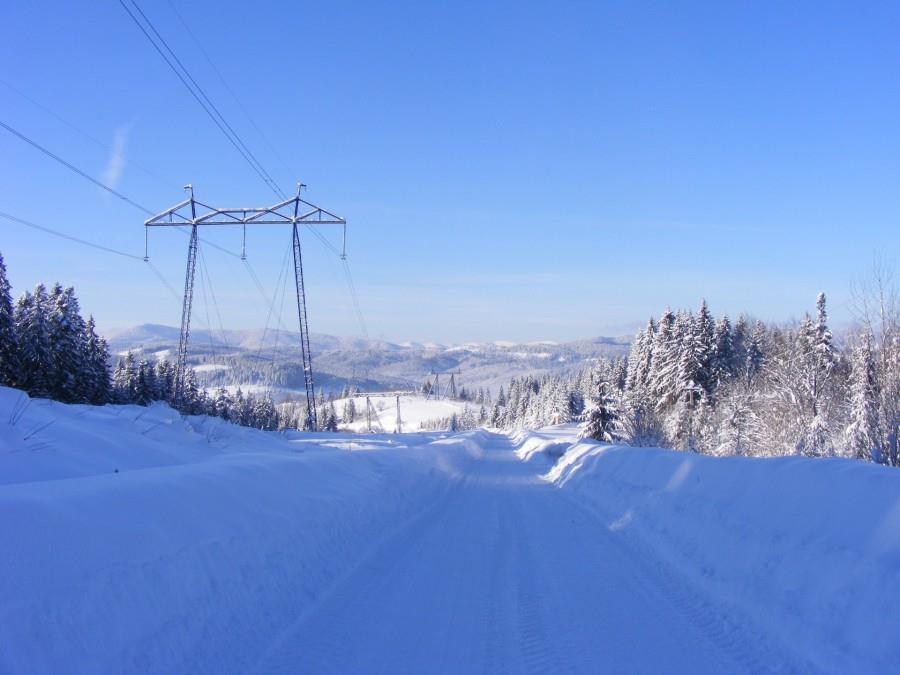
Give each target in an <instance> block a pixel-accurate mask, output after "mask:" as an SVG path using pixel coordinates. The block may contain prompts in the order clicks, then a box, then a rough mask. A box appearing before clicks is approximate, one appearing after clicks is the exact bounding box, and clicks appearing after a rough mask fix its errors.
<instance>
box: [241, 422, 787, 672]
mask: <svg viewBox="0 0 900 675" xmlns="http://www.w3.org/2000/svg"><path fill="white" fill-rule="evenodd" d="M488 445H489V448H488V449H486V452H485V454H484V456H483V457H482V458H481V459H479V460H478V461H476V462H474V463H473V465H472V466H471V467H470V469H469V470H468V471H467V472H466V473H465V474H464V475H462V476H460V477H458V478H457V479H456V482H455V485H454V486H453V488H452V489H451V490H450V491H449V492H448V493H447V494H446V495H445V496H444V497H443V498H442V499H441V500H440V501H439V502H437V503H435V504H431V505H429V506H428V507H427V508H426V509H425V510H423V511H422V512H421V513H420V514H419V515H418V516H417V517H416V518H415V519H414V520H413V521H411V522H409V523H407V524H406V525H405V526H403V527H402V528H401V529H399V530H398V531H395V532H393V533H392V534H391V536H389V537H388V538H387V539H386V540H384V541H383V542H381V544H380V545H379V546H377V547H376V548H375V550H374V551H373V552H372V553H371V554H370V555H369V556H368V557H367V558H366V559H365V560H364V561H363V562H362V563H361V564H360V565H358V566H356V567H355V568H354V569H352V570H351V571H350V572H349V573H347V574H345V575H344V576H343V578H341V579H339V580H337V581H336V582H335V584H334V585H333V587H332V588H331V589H330V590H329V591H328V592H327V593H325V594H323V596H322V597H321V599H320V600H319V602H317V603H316V604H315V605H313V606H312V607H310V608H309V609H308V610H307V611H306V612H305V613H304V614H303V615H302V616H301V617H300V618H299V619H298V620H297V621H296V622H294V623H293V624H292V625H290V626H287V627H285V629H284V631H283V632H282V634H281V635H280V636H278V638H277V639H276V640H275V641H274V642H273V644H272V645H271V646H270V647H269V649H268V650H266V652H265V655H264V656H263V658H262V659H261V661H260V662H259V664H258V667H257V670H258V672H260V673H296V672H317V673H321V672H344V673H345V672H385V673H388V672H390V673H397V672H448V673H449V672H455V673H458V672H467V673H471V672H485V673H496V672H598V671H602V672H659V671H662V670H664V671H666V672H692V673H698V672H746V671H751V670H752V671H759V670H771V669H776V670H777V669H778V660H777V659H774V660H773V658H772V654H768V655H767V657H766V658H762V659H760V660H759V661H757V660H755V659H754V654H753V653H752V652H750V651H748V650H747V647H746V646H744V644H743V643H744V642H745V641H744V640H743V639H741V637H742V636H739V635H735V634H733V633H732V634H729V633H726V632H725V631H723V630H721V629H718V630H711V626H713V625H715V622H714V621H713V620H712V619H711V618H710V617H708V616H706V615H705V614H704V610H703V609H702V604H700V603H699V602H695V601H694V600H693V599H692V598H691V596H690V594H689V593H688V592H687V591H686V590H685V589H684V588H682V587H681V586H680V584H678V583H677V582H675V581H673V580H672V579H671V578H667V577H666V575H664V574H657V573H656V572H657V571H658V568H656V567H654V565H653V563H652V562H649V561H646V560H642V559H641V557H640V556H639V555H637V554H636V553H635V552H633V551H630V550H628V549H627V548H626V546H624V545H623V543H622V541H621V540H619V539H618V538H617V536H616V534H615V533H614V532H612V531H610V529H609V527H608V524H607V523H605V522H602V521H601V520H600V519H599V518H597V517H595V516H593V515H592V514H590V513H589V512H587V511H586V510H584V509H582V508H580V507H577V506H575V505H574V504H573V502H572V501H570V500H569V499H568V498H567V497H566V496H565V495H564V494H563V493H562V492H561V491H560V490H558V489H556V488H555V487H553V486H551V485H549V484H547V483H545V482H544V481H542V480H541V479H540V478H539V477H538V472H539V470H540V468H542V467H540V466H536V464H535V463H526V462H523V461H521V460H519V459H518V458H517V456H516V455H515V453H514V452H513V448H512V447H511V445H510V442H509V440H508V439H507V438H506V437H505V436H493V437H492V441H491V442H490V443H488ZM543 468H545V467H543Z"/></svg>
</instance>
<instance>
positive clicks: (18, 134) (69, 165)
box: [0, 120, 240, 258]
mask: <svg viewBox="0 0 900 675" xmlns="http://www.w3.org/2000/svg"><path fill="white" fill-rule="evenodd" d="M0 126H2V127H3V128H4V129H6V130H7V131H8V132H10V133H11V134H13V135H14V136H16V137H18V138H20V139H21V140H23V141H25V142H26V143H28V145H30V146H32V147H33V148H35V149H37V150H40V151H41V152H42V153H44V154H45V155H47V156H48V157H50V158H51V159H54V160H56V161H57V162H59V163H60V164H62V165H63V166H64V167H66V168H67V169H69V170H70V171H72V172H74V173H76V174H78V175H79V176H81V177H82V178H84V179H85V180H88V181H90V182H91V183H93V184H94V185H96V186H98V187H100V188H103V189H104V190H106V191H107V192H109V193H110V194H113V195H115V196H116V197H118V198H119V199H121V200H123V201H124V202H126V203H127V204H129V205H131V206H133V207H134V208H136V209H138V210H139V211H142V212H144V213H146V214H147V215H149V216H153V215H156V214H154V213H153V212H152V211H151V210H150V209H148V208H147V207H146V206H141V205H140V204H138V203H137V202H136V201H134V200H133V199H131V198H129V197H126V196H125V195H123V194H122V193H121V192H119V191H117V190H115V189H114V188H112V187H110V186H109V185H107V184H106V183H103V182H101V181H99V180H97V179H96V178H94V177H93V176H91V175H90V174H88V173H86V172H85V171H82V170H81V169H79V168H78V167H77V166H75V165H74V164H72V163H71V162H67V161H66V160H64V159H63V158H62V157H60V156H59V155H57V154H55V153H53V152H51V151H50V150H48V149H47V148H45V147H44V146H43V145H41V144H40V143H38V142H37V141H35V140H33V139H31V138H29V137H28V136H26V135H25V134H23V133H21V132H20V131H17V130H15V129H13V128H12V127H11V126H9V125H8V124H6V123H5V122H3V121H2V120H0ZM23 224H24V223H23ZM178 229H179V230H181V231H182V232H184V233H185V234H189V233H188V232H187V230H185V229H184V228H178ZM48 231H49V230H48ZM61 236H66V237H68V238H70V239H72V240H73V241H76V240H77V238H74V237H69V236H68V235H61ZM203 243H204V244H206V245H207V246H211V247H212V248H215V249H218V250H220V251H222V252H223V253H227V254H228V255H230V256H232V257H234V258H239V257H240V256H239V255H238V254H237V253H233V252H232V251H229V250H228V249H227V248H223V247H221V246H219V245H218V244H214V243H213V242H209V241H204V242H203ZM88 245H89V246H96V245H94V244H88Z"/></svg>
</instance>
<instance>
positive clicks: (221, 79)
mask: <svg viewBox="0 0 900 675" xmlns="http://www.w3.org/2000/svg"><path fill="white" fill-rule="evenodd" d="M167 1H168V3H169V7H171V8H172V11H173V12H174V13H175V16H176V17H178V21H179V22H180V23H181V25H182V26H184V29H185V30H186V31H187V34H188V35H189V36H190V38H191V40H192V41H193V43H194V44H195V45H196V46H197V49H199V50H200V53H201V54H203V57H204V58H205V59H206V62H207V63H208V64H209V66H210V68H212V69H213V72H214V73H215V74H216V77H218V78H219V82H221V83H222V86H224V87H225V89H226V90H227V91H228V93H229V94H231V98H233V99H234V102H235V103H237V104H238V107H239V108H240V109H241V112H243V113H244V116H245V117H246V118H247V121H248V122H250V124H251V126H252V127H253V128H254V129H255V130H256V132H257V133H258V134H259V137H260V138H262V140H263V142H264V143H265V144H266V147H267V148H268V149H269V151H270V152H271V153H272V155H273V156H274V157H275V159H277V160H278V161H279V162H280V163H281V166H282V167H284V168H285V169H287V171H288V173H290V174H291V175H294V176H296V175H297V172H296V171H294V170H293V169H292V168H291V167H290V166H288V163H287V162H286V161H285V160H284V158H282V156H281V154H279V152H278V151H277V150H276V149H275V146H274V145H272V143H271V142H270V141H269V138H268V136H266V134H265V132H264V131H263V130H262V128H261V127H260V126H259V125H258V124H257V123H256V120H254V119H253V116H252V115H251V114H250V111H249V110H247V107H246V106H245V105H244V104H243V102H242V101H241V99H240V97H238V95H237V94H236V93H235V91H234V89H232V88H231V85H229V84H228V80H226V79H225V76H224V75H222V71H220V70H219V69H218V67H217V66H216V64H215V62H214V61H213V60H212V58H211V57H210V55H209V52H207V51H206V49H204V47H203V43H202V42H201V41H200V40H199V39H198V38H197V36H196V34H195V33H194V31H193V30H192V29H191V26H190V24H189V23H188V22H187V21H186V20H185V18H184V17H183V16H182V15H181V12H179V11H178V7H177V6H176V5H175V3H174V2H172V0H167Z"/></svg>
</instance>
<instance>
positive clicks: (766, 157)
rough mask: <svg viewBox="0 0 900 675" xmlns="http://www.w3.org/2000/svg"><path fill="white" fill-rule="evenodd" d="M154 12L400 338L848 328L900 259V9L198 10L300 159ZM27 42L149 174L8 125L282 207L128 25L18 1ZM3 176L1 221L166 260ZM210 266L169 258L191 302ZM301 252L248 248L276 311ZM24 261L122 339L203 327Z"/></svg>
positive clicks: (179, 244)
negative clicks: (741, 319) (347, 257)
mask: <svg viewBox="0 0 900 675" xmlns="http://www.w3.org/2000/svg"><path fill="white" fill-rule="evenodd" d="M176 1H177V0H176ZM141 6H142V7H143V9H144V10H145V11H146V12H147V13H148V15H149V16H150V18H151V19H152V20H153V21H154V23H155V24H156V26H157V27H158V28H159V29H160V31H161V32H162V34H163V35H164V36H165V37H166V38H167V39H168V40H169V42H170V44H171V45H172V47H173V48H174V49H175V50H176V52H177V53H178V55H179V56H180V57H181V59H182V61H183V62H184V63H185V64H186V65H187V66H188V68H189V69H190V70H191V72H192V73H193V74H194V76H195V77H196V78H197V80H198V81H199V82H200V83H201V85H202V86H203V87H204V88H205V89H206V91H207V92H208V93H209V95H210V96H211V98H213V100H214V101H215V102H216V103H217V104H218V105H219V107H220V108H221V109H222V111H223V112H224V113H225V115H226V117H228V119H229V120H230V121H231V123H232V124H233V126H234V127H235V128H236V129H237V130H238V132H239V133H240V134H241V135H242V137H243V138H244V140H245V141H246V142H247V144H248V145H249V146H250V147H251V148H252V149H253V151H254V152H255V153H256V154H257V156H258V157H259V158H260V159H261V161H262V162H263V164H264V165H265V166H266V167H267V168H268V170H269V172H270V173H271V174H272V175H273V176H274V177H275V178H276V180H278V181H279V182H280V183H281V185H282V186H283V188H284V189H285V190H288V191H290V190H291V187H292V186H293V185H294V184H295V183H296V181H297V180H298V179H301V180H303V181H304V182H305V183H307V184H308V185H309V191H308V193H307V195H306V196H307V198H308V199H310V200H311V201H314V202H317V203H321V204H322V205H323V206H325V207H326V208H329V209H331V210H334V211H335V212H337V213H340V214H342V215H344V216H345V217H347V219H348V220H349V221H350V223H351V243H350V254H351V262H352V266H353V271H354V275H355V279H356V283H357V286H358V288H359V292H360V297H361V302H362V308H363V311H364V313H365V317H366V321H367V323H368V326H369V331H370V333H371V334H372V335H373V336H384V337H386V338H389V339H397V340H404V339H434V340H444V341H451V340H452V341H460V340H467V339H473V340H480V339H513V340H537V339H567V338H575V337H582V336H589V335H598V334H618V333H622V332H628V333H630V332H631V331H632V329H633V327H634V326H635V324H636V323H639V322H643V321H644V320H645V319H646V317H647V316H648V315H649V314H651V313H652V314H654V315H656V314H659V312H660V310H662V309H663V308H664V307H665V306H666V305H671V306H673V307H676V306H695V305H696V304H697V302H698V300H699V298H700V297H701V296H705V297H706V298H707V299H708V300H709V302H710V304H711V305H712V308H713V310H714V311H716V312H721V311H727V312H729V313H730V314H732V315H733V314H736V313H737V312H739V311H742V310H743V311H747V312H750V313H752V314H754V315H757V316H760V317H762V318H766V319H773V320H776V319H777V320H782V319H788V318H791V317H796V316H799V315H800V314H802V313H803V312H804V311H806V310H808V309H811V308H812V306H813V304H814V300H815V294H816V293H817V292H818V291H819V290H824V291H826V292H827V293H828V294H829V296H830V298H831V312H832V315H833V317H834V319H835V322H836V323H840V322H841V321H846V320H848V319H849V311H848V309H847V302H848V299H849V289H850V285H851V283H852V282H853V280H854V279H857V278H858V277H860V276H861V275H863V274H864V273H865V271H866V269H867V268H868V267H869V265H870V264H871V260H872V256H873V254H876V253H877V254H879V255H880V256H881V257H882V258H885V259H887V260H896V259H898V258H900V256H898V252H900V234H898V233H900V223H898V220H900V218H898V216H900V204H898V195H900V134H898V131H900V76H898V74H900V40H898V39H897V36H898V35H900V4H898V3H896V2H884V3H876V2H872V3H858V2H843V3H834V2H806V3H800V2H798V3H751V2H747V3H737V2H702V3H687V2H685V3H662V2H659V3H642V2H641V3H638V2H615V3H612V2H577V3H576V2H547V3H542V2H541V3H539V2H509V3H503V2H489V3H484V2H453V3H449V2H448V3H443V2H442V3H431V2H408V3H407V2H384V3H377V2H340V1H338V2H335V1H329V2H321V3H308V2H257V3H246V2H240V3H238V2H211V1H206V0H191V1H189V2H178V5H177V6H178V7H179V10H180V12H181V14H182V15H183V16H184V18H185V19H186V20H187V21H188V22H189V23H190V25H191V26H192V27H193V29H194V30H195V31H196V32H197V33H198V34H199V35H202V36H203V37H204V40H205V46H206V49H207V50H208V51H209V53H210V55H211V56H212V58H213V61H214V62H215V64H216V66H217V67H218V69H219V70H220V71H221V72H222V73H223V74H224V76H225V78H226V79H227V81H228V83H229V84H230V85H231V87H232V88H233V89H235V90H236V91H237V92H238V93H239V96H240V98H241V100H242V102H243V103H244V105H246V106H248V107H252V115H253V117H254V119H255V121H256V122H257V124H258V125H259V126H260V127H262V128H263V129H264V131H265V134H266V136H267V137H268V138H269V139H270V141H271V142H272V143H273V144H275V145H276V147H277V150H278V154H279V155H280V156H281V157H282V158H283V160H284V162H281V161H279V159H278V158H277V157H276V156H275V155H274V154H273V153H272V152H271V151H270V149H269V148H268V147H267V145H266V143H265V142H264V140H263V139H262V138H261V137H260V135H259V134H258V133H257V132H256V131H255V129H254V128H253V126H252V125H251V124H250V123H249V121H248V120H247V118H246V116H244V114H243V113H242V111H241V109H240V107H239V106H238V105H237V104H236V103H235V101H234V99H232V98H231V96H230V94H229V93H228V91H227V90H226V89H225V88H223V86H222V84H221V83H220V81H219V80H218V78H217V77H216V75H215V73H214V71H213V70H212V69H211V68H210V67H209V65H208V64H207V62H206V60H205V59H204V57H203V55H202V53H200V52H199V51H198V49H197V47H196V46H195V45H194V43H193V42H192V41H191V40H190V38H189V36H188V35H187V34H186V33H185V31H184V30H183V28H182V27H181V24H180V23H179V21H178V18H177V16H176V15H175V13H174V12H173V10H172V8H171V6H170V5H169V4H168V3H167V2H162V1H158V2H153V3H151V2H149V1H146V0H145V1H144V2H142V3H141ZM0 22H2V24H3V26H4V31H3V34H4V38H3V40H2V41H0V62H2V63H4V64H6V67H5V68H3V70H2V73H0V77H2V79H3V80H5V81H6V82H8V83H10V84H12V85H13V86H14V87H16V88H17V89H19V90H21V91H22V92H24V93H25V94H27V95H28V96H30V97H31V98H33V99H35V100H37V101H39V102H40V103H42V104H44V105H46V106H47V107H49V108H51V109H53V110H54V111H55V112H56V113H57V114H59V115H61V116H63V117H64V118H66V119H67V120H68V121H70V122H71V123H72V124H74V125H75V126H77V127H79V128H80V129H82V130H83V131H86V132H87V133H89V134H91V135H92V136H94V137H96V138H97V139H99V140H102V141H103V142H104V143H105V144H109V145H110V146H113V145H114V144H115V143H116V142H117V141H116V140H115V139H116V138H117V136H118V139H119V140H118V143H119V146H120V149H121V150H122V152H121V153H118V154H119V159H121V160H123V161H124V164H123V165H122V166H123V168H122V169H121V171H117V170H116V169H115V167H111V166H110V159H111V155H112V154H113V153H112V152H111V151H110V150H109V149H105V148H102V147H98V146H97V145H94V144H92V143H91V142H90V141H88V140H86V139H84V138H83V137H81V136H79V135H78V134H77V133H75V132H73V131H72V130H71V129H69V128H68V127H66V126H64V125H62V124H60V123H59V122H58V121H57V120H56V119H54V118H53V117H52V116H49V115H48V114H46V113H45V112H43V111H42V110H41V109H39V108H36V107H34V106H33V105H32V104H31V103H29V102H27V101H26V100H24V99H23V98H22V97H20V96H19V95H18V94H16V93H14V92H13V91H11V90H10V89H9V88H7V87H6V86H3V85H2V84H0V110H2V114H0V119H2V120H3V121H5V122H7V123H8V124H10V125H12V126H14V127H16V128H18V129H19V130H21V131H23V132H24V133H26V134H28V135H30V136H31V137H32V138H34V139H35V140H37V141H39V142H41V143H43V144H44V145H46V146H47V147H48V148H50V149H51V150H54V151H55V152H57V153H59V154H60V155H62V156H63V157H65V158H67V159H69V160H70V161H72V162H73V163H75V164H77V165H78V166H79V167H81V168H83V169H84V170H86V171H88V172H89V173H91V174H93V175H96V176H98V177H99V176H104V175H106V176H107V177H108V178H109V179H110V180H114V181H115V182H116V186H117V188H118V189H119V190H121V191H122V192H124V193H125V194H126V195H128V196H129V197H131V198H133V199H135V200H136V201H138V202H140V203H141V204H144V205H147V206H148V207H149V208H151V209H154V210H156V209H159V210H162V209H163V208H165V207H167V206H168V205H170V204H172V203H175V202H176V201H178V200H180V199H181V198H182V194H183V193H182V190H181V186H182V185H183V184H184V183H187V182H191V183H193V184H194V186H195V189H196V191H197V197H198V198H199V199H204V200H206V201H208V202H210V203H213V204H220V205H256V204H260V205H261V204H265V203H271V202H273V201H274V196H273V195H272V193H271V192H269V190H268V189H267V188H266V186H265V185H264V184H263V183H262V182H261V181H260V180H259V179H258V178H257V177H256V176H255V175H254V174H253V173H252V172H251V170H250V169H249V167H248V166H247V165H246V164H244V163H243V162H242V160H241V159H240V158H239V156H238V155H237V153H236V152H235V151H234V149H233V148H232V147H231V146H230V145H228V143H227V141H226V140H225V139H224V137H222V136H221V135H220V133H219V131H218V130H216V129H215V127H213V125H212V123H211V122H210V121H209V119H207V118H206V117H205V115H204V113H203V112H202V110H201V109H200V108H199V107H198V106H197V105H196V103H195V102H194V101H193V100H192V99H191V98H190V97H189V95H188V93H187V92H186V91H185V90H184V89H183V87H182V85H181V84H180V83H179V82H178V81H177V80H176V78H175V76H174V75H173V74H172V73H171V71H169V70H168V68H167V67H166V65H165V64H164V63H163V61H162V60H161V59H160V58H159V56H158V55H157V54H156V53H155V52H154V51H153V50H152V48H151V46H150V45H149V43H148V42H147V41H146V39H145V38H144V37H143V35H141V34H140V33H139V32H138V29H137V27H136V26H135V25H134V24H133V23H132V22H131V20H130V19H129V18H128V16H127V15H126V14H125V12H124V11H123V9H122V8H121V6H120V5H119V3H118V2H116V1H115V0H99V1H98V2H80V3H68V2H40V1H38V2H33V3H4V5H3V7H2V9H0ZM144 169H149V171H150V172H151V173H148V172H146V171H145V170H144ZM0 172H2V173H0V210H4V211H7V212H10V213H13V214H15V215H17V216H20V217H23V218H26V219H30V220H33V221H35V222H38V223H41V224H45V225H49V226H51V227H56V228H59V229H61V230H65V231H67V232H71V233H73V234H78V235H81V236H83V237H85V238H88V239H92V240H95V241H100V242H103V243H105V244H106V245H109V246H114V247H117V248H121V249H125V250H128V251H133V252H135V253H142V252H143V227H142V225H141V224H142V221H143V219H144V216H143V214H141V213H140V212H139V211H136V210H134V209H132V208H131V207H129V206H127V205H125V204H123V203H121V202H119V201H118V200H116V199H115V198H110V196H109V195H106V194H103V193H102V192H101V191H100V190H99V189H98V188H96V187H94V186H92V185H90V184H89V183H86V182H85V181H83V180H81V179H79V178H78V177H76V176H74V175H73V174H71V173H69V172H67V171H66V170H65V169H63V168H62V167H60V166H58V165H56V164H54V163H52V162H51V161H50V160H48V159H47V158H45V157H44V156H42V155H40V154H39V153H37V152H35V151H34V150H33V149H32V148H29V147H28V146H26V145H25V144H23V143H22V142H21V141H19V140H17V139H15V138H13V137H12V136H10V135H9V134H8V133H6V132H5V131H3V130H0ZM151 174H152V175H151ZM332 235H333V236H334V239H335V240H337V233H336V232H333V233H332ZM207 236H208V237H209V238H210V239H212V240H214V241H216V242H217V243H220V244H222V245H223V246H227V247H229V248H231V249H233V250H237V249H238V248H239V236H238V233H237V232H236V231H234V232H230V233H226V232H216V233H208V234H207ZM185 241H186V240H185V238H184V236H183V235H180V234H178V233H177V232H173V231H157V232H154V233H153V234H152V240H151V248H152V259H153V261H154V263H155V264H156V265H157V266H158V267H159V268H160V269H161V270H162V271H163V273H164V274H165V275H166V277H167V278H168V279H169V280H170V281H171V283H172V285H174V286H176V287H178V288H180V287H181V285H182V283H183V281H182V277H183V267H184V257H185V248H186V246H185ZM306 242H307V245H306V248H305V252H306V257H305V260H306V262H307V272H308V273H307V279H308V283H309V287H310V323H311V328H312V329H313V330H314V331H320V332H329V333H336V334H345V335H349V334H354V333H358V332H359V328H358V324H357V322H356V321H355V318H354V315H353V313H352V311H351V305H350V300H349V294H348V293H347V291H346V287H345V285H344V280H343V274H342V271H341V267H340V265H339V262H338V261H337V260H336V259H335V258H334V257H333V256H332V255H331V254H330V253H329V252H328V251H327V250H326V249H325V248H324V247H323V246H322V245H321V244H319V243H318V242H317V241H315V240H314V239H312V238H311V237H307V238H306ZM288 243H289V233H288V232H287V231H286V230H284V231H277V232H275V231H271V230H269V231H267V232H265V233H262V232H259V233H252V234H251V236H250V241H249V254H250V256H251V260H252V261H253V264H254V265H255V267H256V269H257V270H258V271H259V272H260V276H261V277H262V279H263V283H264V284H265V285H266V287H267V289H268V292H269V293H272V291H273V288H274V286H275V280H276V277H277V275H278V269H279V265H280V262H281V260H282V256H283V254H284V251H285V247H286V246H287V244H288ZM0 251H2V253H3V254H4V256H5V257H6V260H7V265H8V267H9V271H10V276H11V280H12V282H13V284H14V285H15V287H16V291H21V290H23V289H24V288H25V287H28V286H31V285H33V284H34V283H35V282H36V281H38V280H46V281H52V280H55V279H60V280H61V281H63V282H65V283H67V284H74V285H75V286H76V288H77V290H78V292H79V296H80V298H81V301H82V305H83V307H84V308H85V310H86V311H89V312H93V313H94V314H95V315H96V316H97V318H98V320H99V322H100V324H101V326H104V327H107V328H112V327H118V326H123V325H130V324H134V323H141V322H157V323H167V324H171V325H175V324H177V323H178V320H179V317H180V306H179V305H178V304H177V303H176V302H175V301H174V300H173V298H172V297H171V295H170V294H169V293H168V292H167V291H166V290H165V288H164V287H163V286H162V285H161V284H160V283H159V282H158V281H157V280H156V279H155V278H154V277H153V276H152V274H150V272H149V271H148V270H147V269H146V267H145V266H144V264H143V263H142V262H139V261H130V260H126V259H122V258H116V257H114V256H109V255H105V254H103V253H100V252H97V251H94V250H91V249H85V248H82V247H79V246H76V245H74V244H71V243H68V242H65V241H61V240H57V239H54V238H52V237H48V236H46V235H43V234H40V233H37V232H33V231H30V230H27V229H23V228H20V227H18V226H13V225H12V224H10V223H8V222H6V221H3V220H0ZM206 260H207V262H208V266H209V274H210V277H211V278H212V282H213V284H214V286H215V289H216V297H217V299H218V302H219V304H220V308H221V311H222V313H223V321H224V323H225V325H226V326H228V327H254V326H258V327H261V326H262V325H263V324H264V322H265V309H264V307H262V302H261V301H260V300H259V296H258V294H257V293H256V291H255V290H254V288H253V286H252V285H251V282H250V279H249V277H248V276H247V274H246V273H245V272H244V270H243V269H242V268H241V266H240V263H239V262H237V261H235V260H233V259H229V258H227V257H225V256H223V255H221V254H220V253H218V252H217V251H215V250H207V251H206ZM197 307H198V309H197V311H198V315H199V316H201V320H202V316H203V314H204V311H205V310H204V306H203V301H202V298H201V299H200V300H199V301H198V306H197ZM288 308H289V304H287V303H286V304H285V317H286V318H285V321H286V322H287V323H288V325H291V326H292V325H293V323H294V322H293V321H292V320H291V317H292V316H293V315H292V314H291V313H289V312H288ZM215 323H218V322H217V321H216V322H215Z"/></svg>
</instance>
